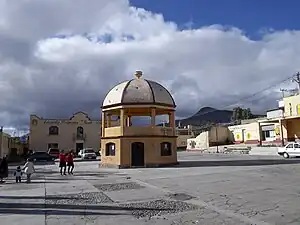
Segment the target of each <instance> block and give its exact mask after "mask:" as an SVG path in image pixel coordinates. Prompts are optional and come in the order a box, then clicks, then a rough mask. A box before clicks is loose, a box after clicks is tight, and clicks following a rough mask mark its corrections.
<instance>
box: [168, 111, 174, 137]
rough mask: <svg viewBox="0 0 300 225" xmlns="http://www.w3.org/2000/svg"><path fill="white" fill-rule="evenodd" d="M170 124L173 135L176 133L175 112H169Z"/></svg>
mask: <svg viewBox="0 0 300 225" xmlns="http://www.w3.org/2000/svg"><path fill="white" fill-rule="evenodd" d="M169 125H170V127H171V128H172V133H173V135H175V113H174V112H170V113H169Z"/></svg>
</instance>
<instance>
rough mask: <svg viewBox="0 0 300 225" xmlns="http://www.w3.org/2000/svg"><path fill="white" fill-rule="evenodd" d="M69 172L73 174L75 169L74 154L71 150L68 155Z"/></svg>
mask: <svg viewBox="0 0 300 225" xmlns="http://www.w3.org/2000/svg"><path fill="white" fill-rule="evenodd" d="M67 165H68V174H73V169H74V154H73V150H71V151H70V152H69V154H68V156H67Z"/></svg>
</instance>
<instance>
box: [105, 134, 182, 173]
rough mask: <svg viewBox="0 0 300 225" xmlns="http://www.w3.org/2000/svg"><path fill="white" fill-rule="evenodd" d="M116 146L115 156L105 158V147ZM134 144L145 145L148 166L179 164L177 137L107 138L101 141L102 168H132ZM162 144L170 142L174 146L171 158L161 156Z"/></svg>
mask: <svg viewBox="0 0 300 225" xmlns="http://www.w3.org/2000/svg"><path fill="white" fill-rule="evenodd" d="M110 142H112V143H114V144H115V152H116V155H115V156H105V145H106V144H107V143H110ZM134 142H143V143H144V154H145V164H146V165H158V164H172V163H176V162H177V146H176V137H148V138H139V137H131V138H126V137H122V138H106V139H104V138H103V139H102V140H101V155H102V157H101V160H102V162H101V166H103V167H109V166H113V165H116V166H121V165H122V167H130V166H131V144H132V143H134ZM162 142H170V143H171V145H172V155H171V156H161V155H160V150H161V148H160V144H161V143H162Z"/></svg>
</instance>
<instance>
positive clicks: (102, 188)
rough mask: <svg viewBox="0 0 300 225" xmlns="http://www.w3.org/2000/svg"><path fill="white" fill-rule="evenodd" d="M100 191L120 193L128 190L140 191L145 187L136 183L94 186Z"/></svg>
mask: <svg viewBox="0 0 300 225" xmlns="http://www.w3.org/2000/svg"><path fill="white" fill-rule="evenodd" d="M94 186H95V187H96V188H98V189H99V190H100V191H106V192H108V191H120V190H128V189H140V188H144V187H143V186H141V185H139V184H138V183H135V182H128V183H114V184H99V185H94Z"/></svg>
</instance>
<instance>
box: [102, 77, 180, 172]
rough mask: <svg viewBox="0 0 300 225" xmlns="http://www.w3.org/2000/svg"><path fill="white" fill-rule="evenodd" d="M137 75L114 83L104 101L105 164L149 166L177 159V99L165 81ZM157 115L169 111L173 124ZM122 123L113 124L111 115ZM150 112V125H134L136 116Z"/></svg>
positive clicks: (165, 113) (165, 163) (103, 152)
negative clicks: (158, 123)
mask: <svg viewBox="0 0 300 225" xmlns="http://www.w3.org/2000/svg"><path fill="white" fill-rule="evenodd" d="M141 76H142V72H141V71H137V72H136V78H135V79H132V80H129V81H125V82H122V83H120V84H118V85H116V86H115V87H113V88H112V89H111V90H110V91H109V92H108V94H107V95H106V97H105V99H104V102H103V105H102V139H101V153H102V154H101V155H102V162H101V166H102V167H117V168H128V167H147V166H149V167H150V166H160V165H171V164H176V163H177V152H176V149H177V147H176V138H177V136H176V134H175V130H176V128H175V107H176V106H175V102H174V100H173V98H172V96H171V94H170V93H169V92H168V90H167V89H165V88H164V87H163V86H162V85H160V84H159V83H156V82H154V81H150V80H146V79H143V78H142V77H141ZM157 115H168V116H169V123H168V124H169V126H168V127H160V126H156V116H157ZM113 116H118V117H119V118H120V124H119V125H118V126H113V125H112V124H111V118H112V117H113ZM139 116H148V117H150V118H151V123H150V124H149V126H146V127H140V126H132V123H131V120H132V117H139Z"/></svg>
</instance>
